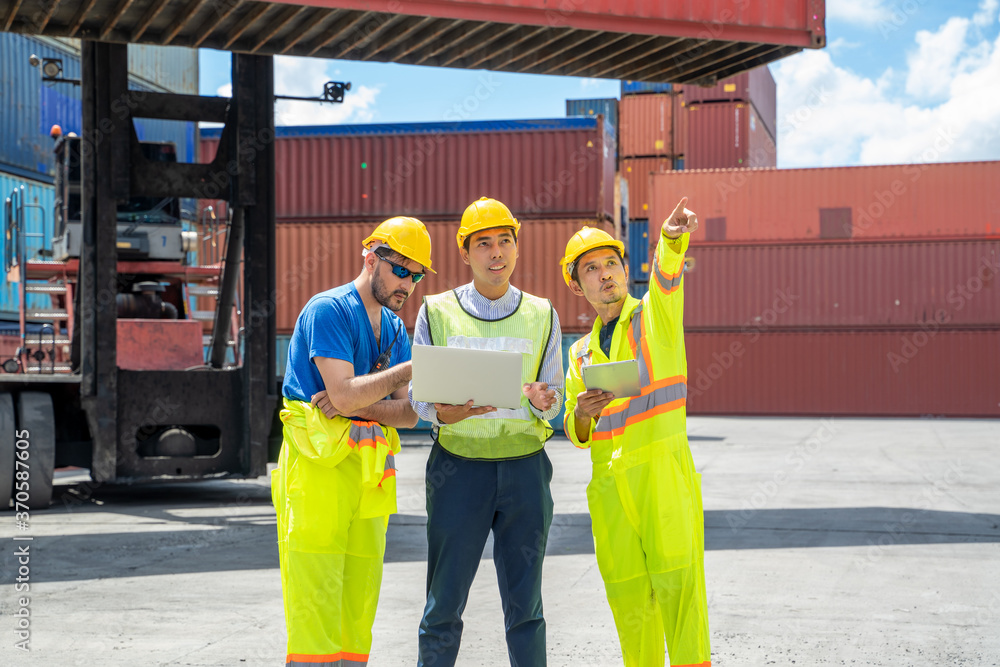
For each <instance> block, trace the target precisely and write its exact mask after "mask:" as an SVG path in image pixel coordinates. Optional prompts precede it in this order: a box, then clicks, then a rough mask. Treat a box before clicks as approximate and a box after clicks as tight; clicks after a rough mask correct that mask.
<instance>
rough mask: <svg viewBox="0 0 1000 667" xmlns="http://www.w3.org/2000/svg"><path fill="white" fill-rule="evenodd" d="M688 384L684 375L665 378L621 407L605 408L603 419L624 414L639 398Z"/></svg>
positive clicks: (647, 387)
mask: <svg viewBox="0 0 1000 667" xmlns="http://www.w3.org/2000/svg"><path fill="white" fill-rule="evenodd" d="M686 382H687V378H686V377H685V376H683V375H674V376H673V377H668V378H663V379H662V380H657V381H656V382H654V383H653V384H648V385H646V386H645V387H643V388H642V389H641V390H640V391H641V393H640V394H639V395H638V396H634V397H632V398H630V399H628V400H627V401H625V402H624V403H622V404H621V405H616V406H614V407H607V408H604V411H603V412H601V416H602V417H603V416H604V415H613V414H615V413H618V412H622V411H623V410H627V409H628V408H629V406H630V405H632V401H635V400H637V399H639V398H642V397H643V396H648V395H649V394H652V393H653V392H655V391H656V390H657V389H662V388H663V387H669V386H671V385H675V384H682V383H686Z"/></svg>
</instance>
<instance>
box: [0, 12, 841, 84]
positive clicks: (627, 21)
mask: <svg viewBox="0 0 1000 667" xmlns="http://www.w3.org/2000/svg"><path fill="white" fill-rule="evenodd" d="M8 4H9V3H8ZM40 4H41V3H40V2H34V3H25V4H24V6H21V3H20V2H15V3H14V8H13V9H12V10H11V11H10V12H8V13H7V14H6V16H5V17H4V18H5V21H6V24H7V26H8V28H7V29H9V30H12V31H14V32H38V33H42V34H45V35H51V36H61V35H68V34H74V32H76V31H77V30H79V33H80V34H84V35H87V36H101V35H105V36H114V38H115V39H118V40H123V39H125V38H128V39H129V40H130V41H133V42H136V43H147V44H163V45H170V44H182V45H197V46H199V47H200V48H207V49H220V50H232V51H236V52H242V53H253V54H256V55H261V56H267V55H286V56H309V57H314V58H330V59H342V60H366V61H378V62H398V63H405V64H414V65H423V66H447V67H459V68H468V69H496V68H501V69H504V70H508V71H513V72H529V73H535V74H548V75H551V74H563V75H570V76H577V77H605V78H612V79H632V80H650V79H659V80H664V81H665V80H670V81H676V82H680V83H684V82H688V81H694V80H700V79H702V78H704V77H706V76H717V77H719V78H723V77H728V76H734V75H736V74H739V73H740V72H742V71H743V70H745V69H746V68H747V67H751V66H754V65H761V64H766V63H768V62H771V61H773V60H777V59H780V58H783V57H785V56H788V55H790V54H793V53H796V52H797V51H799V50H801V49H804V48H812V49H819V48H822V47H823V46H824V45H825V44H826V30H825V26H824V22H825V7H824V3H823V2H822V1H820V0H782V1H781V2H741V3H733V2H721V3H714V2H664V1H663V0H634V1H630V2H620V1H619V0H587V1H586V2H582V1H580V0H577V1H575V2H566V3H557V2H554V1H553V0H435V1H434V2H415V3H413V2H409V3H408V2H402V3H398V4H396V3H390V2H385V1H382V2H369V1H368V0H365V1H362V0H352V1H350V2H345V1H344V0H336V1H335V0H284V1H282V2H271V3H243V2H235V1H233V2H225V3H206V2H201V1H199V2H193V3H179V2H174V3H166V2H164V1H163V0H160V1H158V2H153V1H152V0H145V1H144V2H142V3H135V4H133V2H132V1H131V0H125V1H124V2H123V1H122V0H88V1H87V2H85V3H82V4H81V3H76V4H80V8H79V9H78V10H76V9H75V7H73V6H67V7H63V8H61V9H60V11H55V12H52V11H49V12H48V13H47V14H46V15H45V20H44V21H42V22H41V24H39V23H38V22H37V21H36V20H34V17H33V16H32V14H33V13H34V12H35V7H36V6H38V5H40ZM147 5H148V7H149V9H148V11H147V10H146V6H147ZM165 5H167V6H169V7H170V9H167V10H165V11H160V9H161V8H162V7H164V6H165ZM175 5H176V6H175ZM307 8H308V11H304V10H306V9H307ZM399 22H402V23H403V24H405V25H407V26H409V25H410V24H411V23H415V22H420V23H421V27H420V29H412V30H411V29H406V28H404V27H402V25H400V23H399ZM331 26H332V27H331ZM519 26H520V32H522V33H525V34H524V35H523V37H525V39H517V41H513V39H514V38H512V37H511V38H507V39H506V41H505V42H504V39H503V36H504V35H507V34H508V33H507V32H505V31H508V32H509V31H511V30H515V29H518V27H519ZM390 27H391V29H390ZM341 28H342V29H343V30H344V31H345V32H346V31H348V30H351V31H353V34H354V35H357V39H353V38H350V39H342V38H338V37H337V36H338V34H339V33H337V32H331V30H333V31H336V30H339V29H341ZM529 32H530V34H531V39H526V37H527V33H529ZM327 33H329V39H326V38H325V37H327ZM501 33H503V35H501ZM473 34H475V35H478V38H477V39H468V37H469V36H470V35H473ZM519 34H520V33H519ZM375 35H377V39H375ZM486 35H489V38H486V37H485V36H486ZM373 45H374V46H373ZM515 45H516V50H517V54H516V57H514V58H510V57H509V49H510V48H512V47H515ZM571 46H575V48H570V47H571ZM637 51H638V52H639V54H638V55H635V52H637ZM623 54H624V55H623Z"/></svg>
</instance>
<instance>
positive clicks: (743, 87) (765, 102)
mask: <svg viewBox="0 0 1000 667" xmlns="http://www.w3.org/2000/svg"><path fill="white" fill-rule="evenodd" d="M683 91H684V100H685V101H686V102H687V103H688V104H697V103H698V102H749V103H750V104H752V105H753V106H754V108H755V109H756V110H757V113H758V114H759V116H760V120H761V122H763V123H764V127H766V128H767V131H768V132H769V133H770V134H771V137H772V138H777V136H778V134H777V116H778V91H777V87H776V86H775V83H774V77H773V76H771V70H770V69H768V67H767V66H766V65H764V66H763V67H756V68H754V69H752V70H750V71H748V72H743V73H742V74H737V75H736V76H731V77H729V78H728V79H723V80H722V81H719V82H718V83H717V84H716V85H714V86H709V87H703V86H694V85H686V86H684V87H683Z"/></svg>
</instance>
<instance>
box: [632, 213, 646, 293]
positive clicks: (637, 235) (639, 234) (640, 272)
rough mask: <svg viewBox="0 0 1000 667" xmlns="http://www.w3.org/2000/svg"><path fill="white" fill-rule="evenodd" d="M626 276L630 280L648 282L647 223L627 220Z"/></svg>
mask: <svg viewBox="0 0 1000 667" xmlns="http://www.w3.org/2000/svg"><path fill="white" fill-rule="evenodd" d="M628 275H629V279H630V280H633V281H635V280H638V281H640V282H646V281H648V280H649V221H648V220H629V223H628Z"/></svg>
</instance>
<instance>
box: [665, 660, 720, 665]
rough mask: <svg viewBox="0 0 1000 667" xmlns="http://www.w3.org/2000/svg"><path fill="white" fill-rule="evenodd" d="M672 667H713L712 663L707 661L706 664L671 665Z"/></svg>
mask: <svg viewBox="0 0 1000 667" xmlns="http://www.w3.org/2000/svg"><path fill="white" fill-rule="evenodd" d="M670 667H712V661H711V660H706V661H705V662H699V663H698V664H690V665H670Z"/></svg>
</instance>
